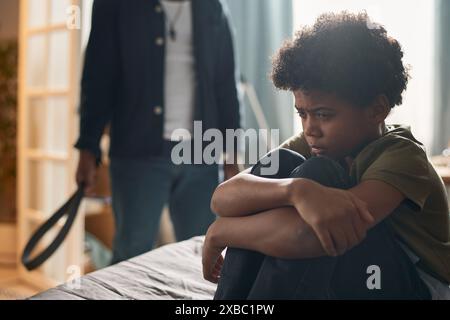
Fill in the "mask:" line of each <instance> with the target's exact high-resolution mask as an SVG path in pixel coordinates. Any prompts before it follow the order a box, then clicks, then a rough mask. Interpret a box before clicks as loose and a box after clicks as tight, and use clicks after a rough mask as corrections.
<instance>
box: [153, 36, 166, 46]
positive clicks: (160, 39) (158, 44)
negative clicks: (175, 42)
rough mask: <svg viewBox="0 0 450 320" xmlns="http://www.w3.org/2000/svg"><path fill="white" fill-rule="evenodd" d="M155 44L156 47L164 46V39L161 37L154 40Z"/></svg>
mask: <svg viewBox="0 0 450 320" xmlns="http://www.w3.org/2000/svg"><path fill="white" fill-rule="evenodd" d="M155 43H156V45H157V46H162V45H163V44H164V39H163V38H161V37H159V38H156V40H155Z"/></svg>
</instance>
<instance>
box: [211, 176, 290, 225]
mask: <svg viewBox="0 0 450 320" xmlns="http://www.w3.org/2000/svg"><path fill="white" fill-rule="evenodd" d="M291 182H292V179H268V178H261V177H258V176H255V175H252V174H250V169H247V170H246V171H244V172H241V173H240V174H238V175H236V176H234V177H233V178H231V179H230V180H228V181H225V182H224V183H222V184H220V185H219V186H218V187H217V188H216V190H215V191H214V194H213V196H212V198H211V210H212V211H213V212H214V213H216V214H217V215H218V216H220V217H240V216H247V215H251V214H254V213H258V212H261V211H266V210H270V209H274V208H279V207H284V206H288V205H289V203H288V193H289V186H290V184H291Z"/></svg>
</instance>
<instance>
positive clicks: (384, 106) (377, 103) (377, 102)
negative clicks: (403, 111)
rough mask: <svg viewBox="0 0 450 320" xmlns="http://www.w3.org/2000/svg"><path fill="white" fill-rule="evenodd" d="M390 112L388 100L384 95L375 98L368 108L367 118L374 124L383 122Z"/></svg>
mask: <svg viewBox="0 0 450 320" xmlns="http://www.w3.org/2000/svg"><path fill="white" fill-rule="evenodd" d="M390 112H391V107H390V105H389V99H388V98H387V97H386V95H384V94H379V95H378V96H376V98H375V99H374V100H373V102H372V103H371V104H370V106H369V118H370V120H372V121H374V122H376V123H381V122H383V121H384V120H385V119H386V118H387V116H388V115H389V113H390Z"/></svg>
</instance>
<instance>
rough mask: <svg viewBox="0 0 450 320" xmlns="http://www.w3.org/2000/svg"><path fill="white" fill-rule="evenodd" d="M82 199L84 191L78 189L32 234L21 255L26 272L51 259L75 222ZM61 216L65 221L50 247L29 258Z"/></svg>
mask: <svg viewBox="0 0 450 320" xmlns="http://www.w3.org/2000/svg"><path fill="white" fill-rule="evenodd" d="M83 197H84V191H83V188H82V187H80V188H79V189H78V190H77V191H76V192H75V193H74V194H73V195H72V196H71V197H70V199H69V200H68V201H67V202H66V203H65V204H64V205H63V206H62V207H61V208H60V209H59V210H58V211H56V212H55V213H54V214H53V215H52V216H51V217H50V218H49V219H48V220H47V221H46V222H44V224H42V225H41V226H40V227H39V229H37V231H36V232H35V233H34V234H33V236H32V237H31V238H30V240H29V241H28V243H27V245H26V246H25V249H24V250H23V253H22V263H23V265H24V266H25V267H26V268H27V269H28V270H30V271H31V270H33V269H36V268H37V267H39V266H40V265H41V264H42V263H44V262H45V261H46V260H47V259H48V258H50V257H51V255H52V254H53V253H54V252H55V251H56V249H58V247H59V246H60V245H61V243H62V242H63V241H64V239H65V238H66V236H67V234H68V233H69V230H70V228H71V227H72V224H73V222H74V221H75V217H76V216H77V212H78V208H79V207H80V203H81V200H82V199H83ZM63 216H67V220H66V222H65V223H64V226H63V227H62V228H61V231H60V232H59V233H58V235H57V236H56V237H55V239H54V240H53V241H52V243H50V245H49V246H48V247H47V248H46V249H44V250H43V251H42V252H41V253H39V254H38V255H37V256H36V257H34V258H30V255H31V253H32V252H33V250H34V249H35V247H36V245H37V244H38V243H39V241H40V240H41V239H42V238H43V237H44V236H45V234H46V233H47V232H48V231H49V230H50V229H51V228H52V227H53V226H54V225H55V224H56V223H57V222H58V221H59V220H60V219H61V218H62V217H63Z"/></svg>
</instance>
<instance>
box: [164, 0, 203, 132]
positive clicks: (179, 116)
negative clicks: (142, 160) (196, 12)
mask: <svg viewBox="0 0 450 320" xmlns="http://www.w3.org/2000/svg"><path fill="white" fill-rule="evenodd" d="M161 3H162V5H163V8H164V13H165V15H166V35H167V36H166V53H165V75H164V108H165V114H164V139H165V140H172V133H173V131H174V130H176V129H186V130H187V131H188V132H190V134H191V136H192V134H193V121H194V104H195V68H194V64H195V59H194V44H193V34H192V9H191V1H167V0H162V1H161ZM171 23H173V27H174V30H175V33H176V38H175V39H172V38H171V37H170V34H169V31H170V24H171ZM186 138H187V137H186V136H184V137H182V138H180V137H176V139H175V140H185V139H186Z"/></svg>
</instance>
